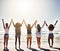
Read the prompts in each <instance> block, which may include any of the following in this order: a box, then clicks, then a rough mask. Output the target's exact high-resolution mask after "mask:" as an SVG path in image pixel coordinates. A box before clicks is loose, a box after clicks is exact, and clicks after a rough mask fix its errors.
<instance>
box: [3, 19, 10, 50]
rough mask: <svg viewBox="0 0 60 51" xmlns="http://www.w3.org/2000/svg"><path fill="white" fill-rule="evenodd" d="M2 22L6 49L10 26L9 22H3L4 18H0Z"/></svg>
mask: <svg viewBox="0 0 60 51" xmlns="http://www.w3.org/2000/svg"><path fill="white" fill-rule="evenodd" d="M2 23H3V27H4V30H5V34H4V49H8V39H9V28H10V26H11V22H10V24H9V25H8V23H4V19H2Z"/></svg>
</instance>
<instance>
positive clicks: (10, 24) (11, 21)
mask: <svg viewBox="0 0 60 51" xmlns="http://www.w3.org/2000/svg"><path fill="white" fill-rule="evenodd" d="M11 23H12V19H11V22H10V24H9V28H10V26H11Z"/></svg>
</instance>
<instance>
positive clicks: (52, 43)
mask: <svg viewBox="0 0 60 51" xmlns="http://www.w3.org/2000/svg"><path fill="white" fill-rule="evenodd" d="M51 42H52V47H53V38H51Z"/></svg>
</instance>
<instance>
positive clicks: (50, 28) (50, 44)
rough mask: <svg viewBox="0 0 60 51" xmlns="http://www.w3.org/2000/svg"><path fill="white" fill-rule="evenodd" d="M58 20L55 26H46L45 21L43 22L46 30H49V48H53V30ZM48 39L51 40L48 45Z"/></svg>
mask: <svg viewBox="0 0 60 51" xmlns="http://www.w3.org/2000/svg"><path fill="white" fill-rule="evenodd" d="M57 22H58V20H57V21H56V22H55V24H54V25H53V24H50V25H49V26H48V25H47V23H46V21H45V24H46V26H47V27H48V30H49V35H48V44H49V46H50V47H53V41H54V34H53V30H54V28H55V26H56V24H57ZM50 39H51V43H50Z"/></svg>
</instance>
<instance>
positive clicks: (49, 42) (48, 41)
mask: <svg viewBox="0 0 60 51" xmlns="http://www.w3.org/2000/svg"><path fill="white" fill-rule="evenodd" d="M48 44H49V46H50V37H48Z"/></svg>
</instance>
